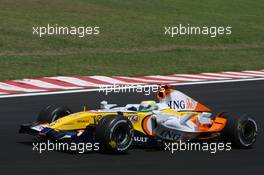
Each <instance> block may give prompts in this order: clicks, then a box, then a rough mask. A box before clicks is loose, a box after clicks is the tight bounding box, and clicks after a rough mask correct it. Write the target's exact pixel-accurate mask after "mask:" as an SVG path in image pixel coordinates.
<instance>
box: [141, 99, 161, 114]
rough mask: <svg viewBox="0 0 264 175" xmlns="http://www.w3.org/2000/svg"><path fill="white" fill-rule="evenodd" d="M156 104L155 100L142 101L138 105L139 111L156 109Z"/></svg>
mask: <svg viewBox="0 0 264 175" xmlns="http://www.w3.org/2000/svg"><path fill="white" fill-rule="evenodd" d="M157 109H158V105H157V103H156V102H155V101H142V102H141V103H140V105H139V109H138V110H139V111H140V112H149V111H152V110H157Z"/></svg>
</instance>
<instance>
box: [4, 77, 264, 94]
mask: <svg viewBox="0 0 264 175" xmlns="http://www.w3.org/2000/svg"><path fill="white" fill-rule="evenodd" d="M260 80H264V78H251V79H231V80H219V81H201V82H186V83H175V84H172V85H173V86H186V85H197V84H217V83H231V82H247V81H260ZM153 86H157V85H138V87H153ZM103 90H106V89H101V91H103ZM95 91H99V89H98V88H96V89H77V90H68V91H56V92H40V93H28V94H12V95H2V96H0V98H12V97H28V96H39V95H55V94H69V93H81V92H95ZM102 93H104V92H102Z"/></svg>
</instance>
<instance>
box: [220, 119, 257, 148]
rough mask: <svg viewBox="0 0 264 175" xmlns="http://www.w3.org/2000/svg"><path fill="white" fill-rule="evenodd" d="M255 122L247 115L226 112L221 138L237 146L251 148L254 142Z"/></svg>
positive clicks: (255, 135)
mask: <svg viewBox="0 0 264 175" xmlns="http://www.w3.org/2000/svg"><path fill="white" fill-rule="evenodd" d="M257 131H258V129H257V124H256V122H255V120H254V119H252V118H251V117H249V116H247V115H232V114H227V124H226V126H225V128H224V130H223V133H222V134H223V138H224V140H225V141H227V142H231V143H232V145H233V146H234V147H237V148H251V147H252V146H253V145H254V143H255V142H256V137H257Z"/></svg>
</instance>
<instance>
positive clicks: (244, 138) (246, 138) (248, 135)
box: [239, 119, 257, 146]
mask: <svg viewBox="0 0 264 175" xmlns="http://www.w3.org/2000/svg"><path fill="white" fill-rule="evenodd" d="M256 135H257V125H256V122H255V121H254V120H251V119H249V120H247V121H244V122H242V123H241V126H240V132H239V139H240V141H241V142H242V143H243V145H245V146H250V145H252V144H253V143H254V142H255V140H256Z"/></svg>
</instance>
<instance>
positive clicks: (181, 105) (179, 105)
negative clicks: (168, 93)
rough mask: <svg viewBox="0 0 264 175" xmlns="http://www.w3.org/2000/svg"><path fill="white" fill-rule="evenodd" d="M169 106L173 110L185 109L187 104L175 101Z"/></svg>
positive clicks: (182, 101) (170, 102)
mask: <svg viewBox="0 0 264 175" xmlns="http://www.w3.org/2000/svg"><path fill="white" fill-rule="evenodd" d="M168 106H169V107H170V108H171V109H185V107H186V104H185V101H184V100H173V101H169V103H168Z"/></svg>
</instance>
